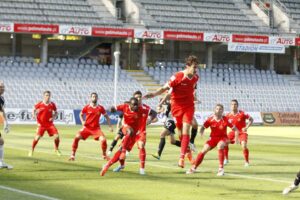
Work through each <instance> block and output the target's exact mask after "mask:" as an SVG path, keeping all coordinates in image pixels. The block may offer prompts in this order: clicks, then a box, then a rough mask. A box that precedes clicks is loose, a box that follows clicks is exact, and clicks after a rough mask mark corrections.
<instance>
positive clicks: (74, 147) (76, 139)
mask: <svg viewBox="0 0 300 200" xmlns="http://www.w3.org/2000/svg"><path fill="white" fill-rule="evenodd" d="M79 140H80V139H79V138H74V140H73V144H72V155H73V156H75V153H76V150H77V148H78V143H79Z"/></svg>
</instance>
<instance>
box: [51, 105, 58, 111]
mask: <svg viewBox="0 0 300 200" xmlns="http://www.w3.org/2000/svg"><path fill="white" fill-rule="evenodd" d="M52 106H53V111H55V112H56V111H57V107H56V105H55V103H52Z"/></svg>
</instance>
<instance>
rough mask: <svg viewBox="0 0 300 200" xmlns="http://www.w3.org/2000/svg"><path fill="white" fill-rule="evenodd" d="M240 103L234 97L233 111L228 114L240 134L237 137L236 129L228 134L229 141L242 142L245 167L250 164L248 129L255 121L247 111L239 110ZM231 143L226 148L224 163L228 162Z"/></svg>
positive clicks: (229, 119)
mask: <svg viewBox="0 0 300 200" xmlns="http://www.w3.org/2000/svg"><path fill="white" fill-rule="evenodd" d="M238 107H239V103H238V101H237V100H236V99H233V100H232V101H231V112H230V113H228V114H227V115H226V116H227V118H228V121H229V122H230V123H232V124H233V125H234V126H235V127H236V128H237V129H238V130H239V135H238V138H235V133H234V131H231V132H230V133H229V134H228V139H229V140H228V141H229V143H231V144H234V143H240V145H241V146H242V148H243V154H244V159H245V167H248V166H249V149H248V147H247V141H248V134H247V130H248V128H249V127H250V126H251V125H252V123H253V118H252V117H251V116H250V115H248V114H246V113H245V112H243V111H241V110H238ZM246 120H248V123H247V124H246ZM229 143H228V145H227V146H225V148H224V154H225V160H224V164H225V165H226V164H228V163H229V161H228V151H229Z"/></svg>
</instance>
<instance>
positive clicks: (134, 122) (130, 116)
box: [116, 104, 141, 133]
mask: <svg viewBox="0 0 300 200" xmlns="http://www.w3.org/2000/svg"><path fill="white" fill-rule="evenodd" d="M116 109H117V110H118V111H121V112H123V114H124V117H123V118H124V125H127V126H130V127H131V128H133V130H134V132H135V133H136V132H137V131H138V130H139V125H140V116H141V114H140V112H139V110H140V107H139V110H138V111H132V110H131V109H130V106H129V104H121V105H118V106H117V107H116Z"/></svg>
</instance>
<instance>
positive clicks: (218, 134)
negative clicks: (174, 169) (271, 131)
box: [186, 104, 238, 176]
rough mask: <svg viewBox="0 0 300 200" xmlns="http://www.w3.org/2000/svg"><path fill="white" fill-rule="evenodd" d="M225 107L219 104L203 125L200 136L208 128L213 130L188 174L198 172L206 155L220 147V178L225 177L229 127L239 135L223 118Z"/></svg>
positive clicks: (225, 118)
mask: <svg viewBox="0 0 300 200" xmlns="http://www.w3.org/2000/svg"><path fill="white" fill-rule="evenodd" d="M223 112H224V107H223V105H222V104H217V105H216V107H215V111H214V114H213V115H212V116H210V117H209V118H208V119H207V120H206V121H205V122H204V124H203V126H202V127H201V129H200V134H201V135H203V133H204V130H205V129H206V128H208V127H210V129H211V133H210V138H209V140H208V141H207V142H206V144H205V145H204V147H203V149H202V150H201V152H200V153H199V154H198V156H197V158H196V160H195V164H194V165H193V166H192V168H191V169H189V170H188V171H187V172H186V173H187V174H192V173H194V172H195V171H196V168H197V167H198V166H199V165H200V164H201V162H202V160H203V158H204V156H205V154H206V153H207V152H208V151H210V150H212V149H213V148H215V147H216V146H217V147H218V153H219V171H218V174H217V175H218V176H223V175H224V167H223V163H224V147H225V146H226V145H227V142H228V138H227V134H226V129H227V126H229V127H230V128H232V129H233V130H234V131H236V132H237V133H238V129H237V128H236V127H234V126H233V125H232V124H230V123H229V122H228V119H227V117H225V116H223Z"/></svg>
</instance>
